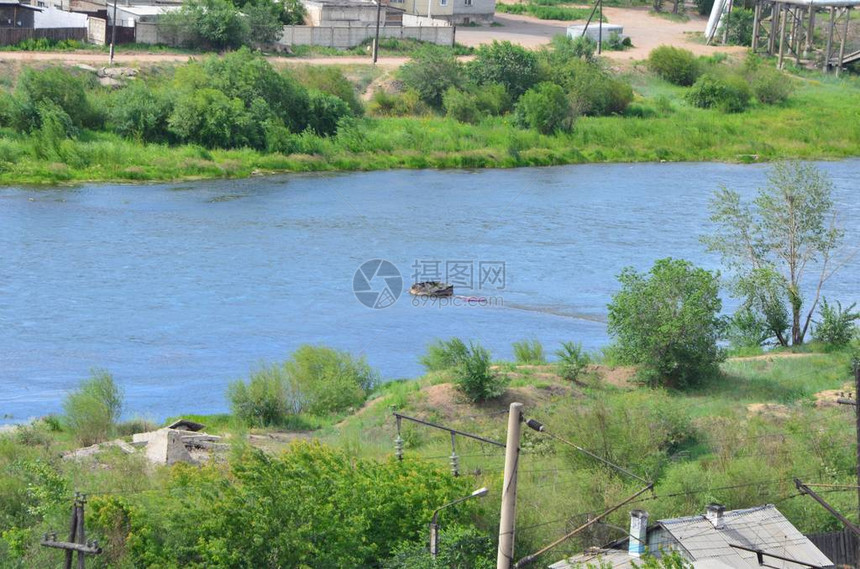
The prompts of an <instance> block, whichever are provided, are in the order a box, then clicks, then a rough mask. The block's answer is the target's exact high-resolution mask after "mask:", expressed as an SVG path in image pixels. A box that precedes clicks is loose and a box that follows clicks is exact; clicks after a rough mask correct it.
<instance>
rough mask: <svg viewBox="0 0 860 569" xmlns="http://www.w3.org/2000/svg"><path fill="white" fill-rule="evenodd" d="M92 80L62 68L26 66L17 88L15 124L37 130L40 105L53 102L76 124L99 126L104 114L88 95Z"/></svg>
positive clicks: (18, 126)
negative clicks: (40, 68) (100, 114)
mask: <svg viewBox="0 0 860 569" xmlns="http://www.w3.org/2000/svg"><path fill="white" fill-rule="evenodd" d="M88 86H89V84H88V81H87V79H86V78H84V77H80V76H77V75H74V74H72V73H70V72H69V71H66V70H65V69H63V68H60V67H49V68H47V69H42V70H35V69H29V68H28V69H26V70H25V71H24V72H23V73H22V74H21V76H20V77H19V78H18V85H17V87H16V89H15V94H16V98H17V102H18V105H17V106H16V107H17V108H16V110H15V115H16V116H15V117H14V119H13V125H14V126H15V128H16V129H17V130H19V131H22V132H23V131H33V130H36V129H37V128H39V126H40V125H41V123H40V121H39V113H38V108H39V106H40V105H43V104H45V103H50V104H52V105H56V106H57V107H59V108H61V109H62V110H63V111H64V112H65V113H66V114H67V115H68V116H69V118H70V119H71V121H72V123H73V124H74V125H75V126H76V127H93V126H98V125H99V122H100V120H101V119H100V117H99V115H98V113H96V112H95V111H94V110H93V108H92V106H91V105H90V101H89V99H88V97H87V87H88Z"/></svg>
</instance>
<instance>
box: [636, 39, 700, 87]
mask: <svg viewBox="0 0 860 569" xmlns="http://www.w3.org/2000/svg"><path fill="white" fill-rule="evenodd" d="M648 69H650V70H651V71H652V72H653V73H656V74H657V75H659V76H660V77H662V78H663V79H665V80H666V81H668V82H669V83H674V84H675V85H681V86H682V87H688V86H690V85H692V84H693V83H695V82H696V79H698V77H699V75H701V73H702V71H701V68H700V66H699V61H698V60H697V59H696V56H695V55H693V52H692V51H690V50H688V49H681V48H678V47H672V46H668V45H661V46H660V47H658V48H655V49H653V50H652V51H651V53H650V54H649V55H648Z"/></svg>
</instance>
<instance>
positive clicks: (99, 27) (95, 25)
mask: <svg viewBox="0 0 860 569" xmlns="http://www.w3.org/2000/svg"><path fill="white" fill-rule="evenodd" d="M106 35H107V21H106V20H103V19H101V18H87V42H89V43H94V44H96V45H104V44H105V37H106Z"/></svg>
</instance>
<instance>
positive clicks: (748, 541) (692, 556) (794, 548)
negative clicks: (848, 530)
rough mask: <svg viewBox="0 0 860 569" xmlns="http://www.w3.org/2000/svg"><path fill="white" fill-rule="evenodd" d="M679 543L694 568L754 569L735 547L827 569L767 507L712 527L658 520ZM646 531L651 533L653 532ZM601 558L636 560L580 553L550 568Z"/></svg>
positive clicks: (729, 516)
mask: <svg viewBox="0 0 860 569" xmlns="http://www.w3.org/2000/svg"><path fill="white" fill-rule="evenodd" d="M657 523H658V525H659V526H662V528H663V529H665V530H666V531H667V532H669V534H670V535H671V536H672V537H674V538H675V539H676V540H677V541H678V543H680V544H681V546H682V547H683V549H684V550H685V552H686V553H687V555H685V557H688V558H689V560H690V561H692V562H693V566H694V567H695V568H696V569H759V564H758V561H757V559H756V554H755V553H753V552H751V551H744V550H740V549H735V548H733V547H731V545H740V546H743V547H749V548H752V549H760V550H762V551H763V552H764V553H771V554H774V555H779V556H781V557H786V558H789V559H794V560H797V561H801V562H803V563H807V564H809V565H814V566H817V567H832V566H833V562H831V561H830V560H829V559H828V558H827V557H826V556H825V555H824V554H823V553H821V551H819V549H818V548H817V547H815V545H813V543H812V542H811V541H809V539H807V538H806V537H805V536H804V535H803V534H802V533H800V532H799V531H798V530H797V528H795V527H794V526H793V525H791V522H789V521H788V520H787V519H786V518H785V516H783V515H782V514H781V513H780V512H779V510H777V509H776V507H774V506H773V505H771V504H768V505H766V506H759V507H756V508H748V509H745V510H733V511H730V512H725V513H724V514H723V517H722V523H720V524H718V525H717V527H715V526H714V524H713V523H712V522H711V521H710V520H708V518H707V517H705V516H704V515H699V516H689V517H685V518H675V519H670V520H660V521H659V522H657ZM649 531H653V528H652V529H651V530H649ZM598 559H603V560H605V561H608V562H610V563H612V565H613V567H614V568H615V569H626V568H627V567H629V566H630V561H631V560H633V561H635V560H636V559H635V558H631V557H629V556H628V555H627V552H626V551H623V550H617V549H613V550H601V552H600V554H599V555H596V554H595V553H582V554H580V555H576V556H574V557H571V558H570V559H568V560H565V561H559V562H558V563H555V564H554V565H551V566H550V567H551V568H552V569H568V568H570V567H573V566H574V565H576V564H577V563H596V562H597V561H598ZM764 561H765V563H766V564H767V565H769V566H770V567H773V568H776V569H808V567H807V565H801V564H799V563H793V562H791V561H783V560H780V559H776V558H773V557H768V556H766V555H765V557H764Z"/></svg>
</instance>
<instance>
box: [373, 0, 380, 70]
mask: <svg viewBox="0 0 860 569" xmlns="http://www.w3.org/2000/svg"><path fill="white" fill-rule="evenodd" d="M381 11H382V0H376V35H375V36H374V38H373V64H374V65H376V58H377V57H378V56H379V13H380V12H381Z"/></svg>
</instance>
